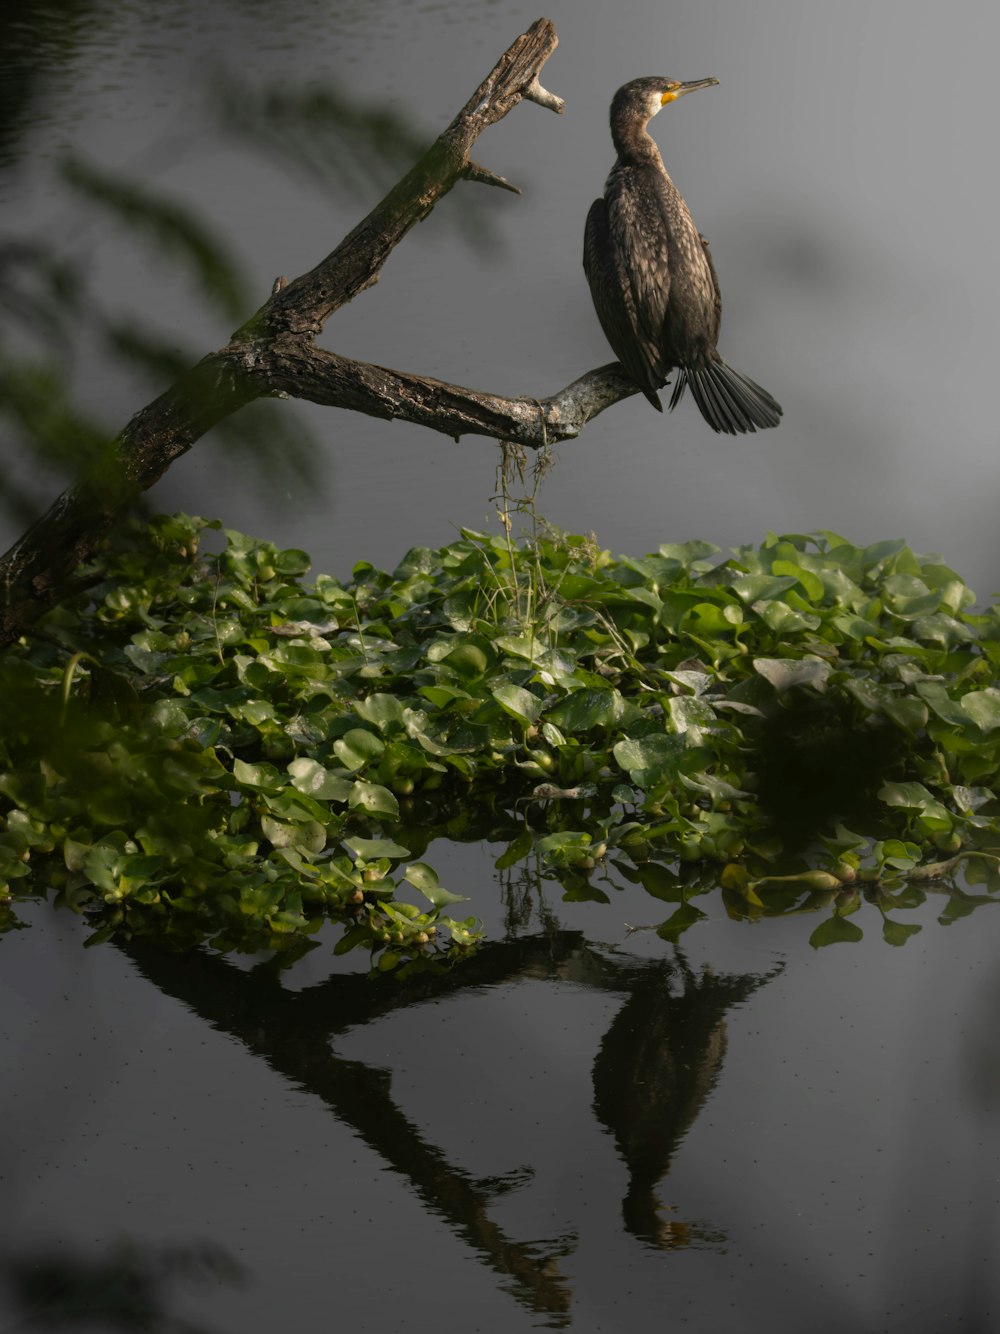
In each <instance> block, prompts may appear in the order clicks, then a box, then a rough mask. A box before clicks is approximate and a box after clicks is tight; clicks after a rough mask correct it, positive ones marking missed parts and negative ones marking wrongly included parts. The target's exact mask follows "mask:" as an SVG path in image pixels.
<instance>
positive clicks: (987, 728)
mask: <svg viewBox="0 0 1000 1334" xmlns="http://www.w3.org/2000/svg"><path fill="white" fill-rule="evenodd" d="M960 703H961V706H962V709H963V710H964V711H965V713H966V714H968V716H969V717H970V718H971V719H972V721H973V722H974V723H975V725H976V726H977V727H978V728H979V730H980V731H981V732H992V731H993V729H994V728H995V727H1000V690H997V689H996V688H995V687H994V686H989V687H988V688H987V689H986V690H970V691H969V693H968V694H967V695H963V696H962V698H961V700H960Z"/></svg>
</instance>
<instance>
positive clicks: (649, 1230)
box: [594, 950, 778, 1249]
mask: <svg viewBox="0 0 1000 1334" xmlns="http://www.w3.org/2000/svg"><path fill="white" fill-rule="evenodd" d="M677 960H678V963H677V966H676V967H672V966H671V965H670V964H669V963H666V962H661V961H657V962H655V963H652V964H645V965H643V966H641V967H639V968H636V969H635V970H634V971H633V972H632V974H631V976H629V974H628V973H626V972H625V970H622V971H623V976H624V977H626V978H627V979H628V981H629V983H630V988H629V989H630V994H629V997H628V1000H627V1001H626V1002H625V1004H624V1005H623V1006H622V1008H621V1009H620V1010H619V1012H618V1014H617V1015H616V1017H615V1020H614V1022H613V1023H612V1025H611V1027H610V1028H609V1029H608V1031H607V1033H606V1034H605V1036H604V1039H603V1041H602V1042H601V1047H600V1051H599V1052H598V1055H597V1059H596V1061H595V1062H594V1110H595V1112H596V1113H597V1116H598V1119H599V1120H600V1121H601V1122H602V1124H603V1125H604V1126H606V1127H607V1129H608V1130H609V1131H610V1132H611V1134H612V1135H613V1136H614V1139H615V1143H616V1144H617V1146H618V1150H619V1152H620V1153H621V1155H622V1157H623V1158H624V1159H625V1162H626V1164H627V1166H628V1171H629V1186H628V1191H627V1193H626V1195H625V1199H624V1202H623V1217H624V1221H625V1227H626V1229H627V1231H629V1232H630V1233H632V1235H633V1236H635V1237H638V1238H639V1239H640V1240H642V1241H645V1242H648V1243H649V1244H650V1245H654V1246H658V1247H661V1248H664V1249H676V1248H678V1247H682V1246H690V1245H699V1244H701V1245H705V1244H717V1243H719V1242H720V1241H722V1240H724V1237H723V1236H722V1235H721V1234H720V1233H719V1232H718V1231H717V1230H715V1229H712V1228H706V1227H705V1225H704V1224H699V1223H693V1222H690V1221H689V1222H682V1221H680V1220H674V1219H666V1218H664V1217H662V1215H661V1205H660V1203H659V1201H658V1199H657V1197H656V1190H657V1186H658V1185H659V1183H660V1182H661V1181H662V1179H663V1178H664V1177H665V1176H666V1175H667V1173H668V1172H669V1170H670V1164H671V1161H672V1159H673V1156H674V1154H675V1153H676V1152H677V1149H678V1147H679V1146H680V1143H681V1141H682V1140H683V1138H684V1136H685V1135H686V1134H687V1132H688V1130H689V1129H690V1128H691V1126H692V1124H693V1123H694V1121H695V1120H696V1118H697V1116H698V1113H699V1112H700V1111H701V1109H702V1107H703V1106H704V1104H705V1102H706V1101H707V1099H708V1097H709V1096H710V1094H711V1093H712V1090H713V1089H714V1088H715V1085H716V1082H717V1081H718V1078H719V1074H720V1072H721V1069H722V1063H723V1060H724V1058H725V1054H726V1024H725V1016H726V1013H727V1011H728V1010H729V1009H730V1008H731V1007H732V1006H734V1005H739V1004H741V1003H742V1002H743V1001H745V1000H746V999H747V998H748V997H749V996H750V995H752V994H753V992H754V991H756V990H757V988H758V987H760V986H763V985H764V983H766V982H768V981H770V980H771V979H772V978H773V977H774V976H775V975H776V972H777V971H778V970H773V971H772V972H770V973H767V974H763V975H759V976H758V975H755V974H749V973H748V974H744V975H741V976H731V975H728V974H719V975H716V974H714V973H712V972H711V971H710V970H709V969H708V968H705V969H703V970H702V971H701V973H695V972H694V971H693V970H692V969H691V968H690V967H689V966H688V964H687V962H686V960H685V959H684V956H683V955H682V954H681V953H680V951H679V950H678V952H677Z"/></svg>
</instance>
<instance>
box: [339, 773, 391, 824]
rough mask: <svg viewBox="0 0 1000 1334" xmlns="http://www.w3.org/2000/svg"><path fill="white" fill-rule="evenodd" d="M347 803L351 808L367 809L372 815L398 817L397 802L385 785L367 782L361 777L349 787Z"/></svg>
mask: <svg viewBox="0 0 1000 1334" xmlns="http://www.w3.org/2000/svg"><path fill="white" fill-rule="evenodd" d="M347 800H348V805H349V806H350V807H351V809H352V810H355V809H360V810H363V811H368V812H370V813H371V814H372V815H388V816H389V817H390V819H393V820H397V819H398V818H399V802H398V801H397V800H396V798H395V797H394V796H393V794H392V793H391V792H390V791H389V789H388V788H387V787H382V785H381V784H380V783H367V782H365V781H364V780H363V779H360V778H359V779H358V781H357V782H356V783H355V784H354V786H353V787H352V788H351V795H350V796H349V797H348V799H347Z"/></svg>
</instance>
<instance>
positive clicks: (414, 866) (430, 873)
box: [404, 862, 440, 892]
mask: <svg viewBox="0 0 1000 1334" xmlns="http://www.w3.org/2000/svg"><path fill="white" fill-rule="evenodd" d="M404 879H405V880H407V881H409V883H410V884H411V885H412V886H413V887H414V889H419V890H420V891H421V892H426V891H427V890H429V889H437V888H438V886H439V884H440V881H439V880H438V876H437V871H435V870H434V868H433V867H432V866H428V865H427V863H426V862H411V864H410V865H409V866H408V867H407V868H406V874H405V876H404Z"/></svg>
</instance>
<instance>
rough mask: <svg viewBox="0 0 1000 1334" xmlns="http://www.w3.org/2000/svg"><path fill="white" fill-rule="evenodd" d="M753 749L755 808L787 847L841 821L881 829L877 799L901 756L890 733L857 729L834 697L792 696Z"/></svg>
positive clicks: (785, 698) (809, 692)
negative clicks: (755, 754)
mask: <svg viewBox="0 0 1000 1334" xmlns="http://www.w3.org/2000/svg"><path fill="white" fill-rule="evenodd" d="M757 744H758V751H759V754H758V759H757V775H758V779H759V788H758V796H759V799H760V803H761V806H762V808H763V809H764V811H765V812H766V814H767V817H768V820H769V822H770V824H771V826H772V827H773V828H774V829H775V830H776V831H777V832H779V833H780V834H781V835H782V837H783V838H786V839H787V840H788V842H789V845H790V846H794V845H795V844H797V843H802V842H809V841H810V840H811V839H812V838H814V837H815V836H816V835H817V834H819V833H821V832H825V831H826V829H827V826H831V825H832V824H833V823H835V822H836V821H838V820H839V821H842V822H844V823H846V824H848V825H850V824H851V823H852V821H856V822H863V823H864V824H865V827H866V828H872V829H876V828H878V823H879V812H880V810H881V806H880V803H879V801H878V791H879V788H881V787H882V785H883V783H885V782H886V780H887V779H888V778H889V777H891V776H892V774H893V771H894V769H895V768H896V766H897V764H898V762H899V760H900V758H901V756H902V754H903V750H904V747H903V745H902V742H901V735H900V733H899V732H898V731H897V730H896V729H895V728H892V727H889V726H885V725H881V726H879V725H864V726H862V725H861V724H859V722H858V719H857V716H856V714H855V713H854V712H853V711H852V709H851V706H850V704H849V702H848V701H847V700H845V699H842V698H839V697H836V696H834V695H832V694H825V695H820V694H817V693H816V692H814V691H812V690H789V691H787V692H786V693H785V694H783V695H782V697H781V701H780V703H778V704H777V705H776V706H775V708H774V711H773V712H772V713H771V714H770V715H769V716H768V718H767V719H766V720H765V721H764V723H763V724H762V727H761V731H760V734H759V739H758V742H757Z"/></svg>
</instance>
